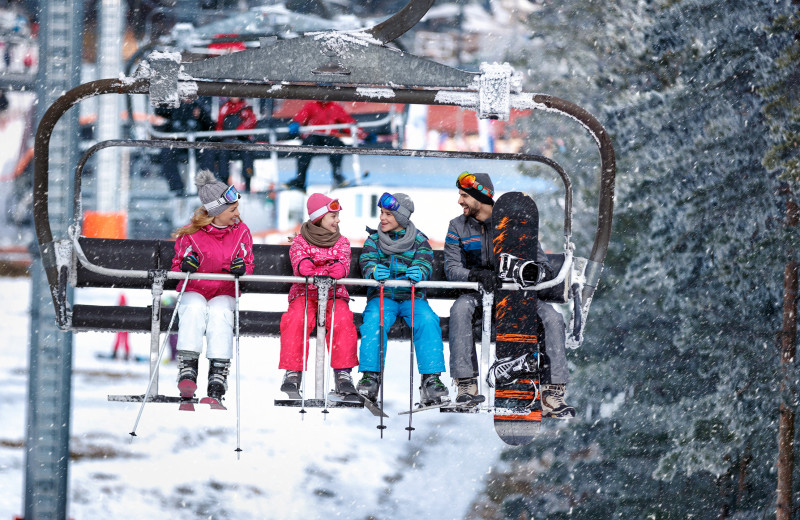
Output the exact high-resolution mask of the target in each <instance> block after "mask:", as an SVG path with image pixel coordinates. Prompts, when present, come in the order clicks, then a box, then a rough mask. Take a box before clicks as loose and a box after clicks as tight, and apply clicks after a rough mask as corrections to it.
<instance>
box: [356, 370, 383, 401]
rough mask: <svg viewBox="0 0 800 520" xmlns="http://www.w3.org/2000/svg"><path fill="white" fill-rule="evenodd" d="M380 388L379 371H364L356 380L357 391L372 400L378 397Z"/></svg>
mask: <svg viewBox="0 0 800 520" xmlns="http://www.w3.org/2000/svg"><path fill="white" fill-rule="evenodd" d="M380 388H381V374H380V373H379V372H364V374H363V375H362V376H361V381H359V382H358V393H359V394H360V395H362V396H364V397H365V398H367V399H369V400H370V401H372V402H375V400H376V399H378V391H379V390H380Z"/></svg>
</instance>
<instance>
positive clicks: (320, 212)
mask: <svg viewBox="0 0 800 520" xmlns="http://www.w3.org/2000/svg"><path fill="white" fill-rule="evenodd" d="M337 211H342V205H341V204H339V199H334V200H332V201H330V202H329V203H327V204H325V205H324V206H322V207H321V208H319V209H317V210H316V211H314V213H311V214H310V215H309V216H308V218H309V219H311V222H315V221H316V220H317V219H318V218H320V217H322V216H324V215H325V214H326V213H331V212H333V213H335V212H337Z"/></svg>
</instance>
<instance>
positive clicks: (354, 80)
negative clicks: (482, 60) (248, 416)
mask: <svg viewBox="0 0 800 520" xmlns="http://www.w3.org/2000/svg"><path fill="white" fill-rule="evenodd" d="M432 4H433V0H411V1H410V2H409V3H408V5H407V6H406V7H405V8H404V9H402V10H401V11H400V12H398V13H397V14H396V15H394V16H393V17H391V18H390V19H388V20H386V21H385V22H383V23H382V24H380V25H378V26H376V27H374V28H372V29H369V30H366V31H351V32H345V33H340V32H331V33H316V34H310V35H305V36H303V37H300V38H295V39H290V40H281V41H276V40H274V39H270V38H264V39H262V40H261V45H262V46H261V48H258V49H247V50H244V51H240V52H238V53H235V54H230V55H225V56H219V57H215V58H209V59H206V60H203V61H200V62H193V63H180V58H179V55H178V56H177V58H176V56H175V55H174V54H175V53H162V52H154V53H151V55H150V56H149V61H148V66H146V67H140V68H139V71H137V73H138V74H139V77H135V78H121V79H101V80H96V81H92V82H89V83H86V84H83V85H79V86H78V87H76V88H74V89H72V90H70V91H69V92H67V93H65V94H64V95H62V96H61V97H60V98H59V99H58V100H57V101H56V102H54V103H53V104H52V105H51V106H50V107H49V108H48V110H47V111H46V113H45V114H44V116H43V117H42V120H41V122H40V124H39V127H38V129H37V133H36V140H35V163H34V189H33V193H34V202H33V210H34V222H35V227H36V236H37V241H38V243H39V248H40V251H41V256H42V260H43V267H44V270H45V273H46V276H47V280H48V284H49V286H50V291H51V297H52V300H53V304H54V308H55V314H56V321H57V324H58V326H59V328H61V329H62V330H66V331H68V330H72V329H73V327H72V323H71V312H70V309H69V302H67V297H66V294H67V291H66V287H67V284H68V283H74V280H75V278H74V277H75V271H76V262H77V261H78V260H79V259H78V255H77V254H76V250H75V246H77V245H78V242H77V238H78V235H79V233H80V222H81V216H82V213H81V212H82V209H81V202H80V178H81V174H82V170H83V167H84V166H85V164H86V161H88V159H89V157H91V155H92V154H94V153H96V152H97V151H98V150H100V149H103V148H108V147H114V146H135V147H146V148H161V147H172V148H185V149H190V148H192V149H199V148H205V149H227V150H242V151H263V152H283V153H311V154H326V155H330V154H332V153H339V154H362V155H363V154H370V155H385V156H405V157H438V158H460V159H464V158H472V159H492V160H503V161H533V162H539V163H542V164H544V165H547V166H549V167H551V168H552V169H554V170H555V171H556V172H557V173H558V174H559V175H560V176H561V178H562V181H563V182H564V185H565V188H566V196H565V217H564V234H565V245H564V247H565V253H566V255H567V256H568V257H569V262H565V264H564V266H562V269H561V271H562V273H560V274H564V272H565V271H568V270H571V271H572V276H573V280H574V281H577V282H578V284H579V287H580V293H579V294H580V306H579V308H576V312H574V313H573V321H574V322H575V323H585V322H586V318H587V315H588V312H589V306H590V304H591V300H592V296H593V294H594V291H595V289H596V287H597V284H598V282H599V279H600V274H601V271H602V266H603V261H604V259H605V256H606V253H607V250H608V244H609V241H610V236H611V224H612V217H613V205H614V182H615V175H616V160H615V154H614V149H613V145H612V143H611V139H610V137H609V135H608V133H607V132H606V130H605V129H604V128H603V126H602V125H601V124H600V122H599V121H598V120H597V119H596V118H595V117H594V116H593V115H592V114H590V113H589V112H587V111H586V110H584V109H583V108H581V107H580V106H578V105H575V104H573V103H571V102H569V101H566V100H564V99H561V98H558V97H555V96H550V95H547V94H535V93H524V92H522V91H521V79H520V77H519V75H518V74H516V73H515V72H514V71H513V69H512V68H511V67H510V66H507V65H504V66H499V67H498V66H486V67H482V70H481V72H480V73H471V72H465V71H461V70H458V69H455V68H452V67H448V66H445V65H442V64H439V63H436V62H433V61H430V60H426V59H423V58H419V57H416V56H413V55H410V54H408V53H406V52H404V51H400V50H397V49H395V48H390V47H387V46H386V44H387V43H389V42H391V41H392V40H393V39H395V38H397V37H398V36H400V35H401V34H403V33H405V32H406V31H407V30H408V29H409V28H411V27H412V26H413V25H415V24H416V22H417V21H418V20H419V19H420V18H421V17H422V16H423V15H424V14H425V12H427V10H428V9H429V8H430V7H431V5H432ZM387 63H392V64H393V66H392V67H387V66H386V64H387ZM103 94H123V95H131V94H145V95H149V96H150V99H151V103H153V104H160V105H165V106H177V104H178V103H180V100H181V99H182V98H187V97H189V98H191V97H195V96H236V97H243V98H279V99H302V100H307V99H318V100H331V101H342V102H359V101H362V102H374V101H376V100H378V101H385V102H392V103H402V104H420V105H449V106H461V107H463V108H469V109H475V110H476V111H477V112H478V116H479V117H481V118H488V119H502V118H505V117H507V116H508V114H509V113H510V110H511V109H515V108H518V109H534V111H535V110H537V109H538V110H545V111H550V112H556V113H559V114H562V115H564V116H567V117H570V118H572V119H574V120H576V121H577V122H578V123H579V124H581V125H582V126H584V128H585V129H586V130H587V131H588V132H589V133H590V135H591V136H592V137H593V138H594V140H595V143H596V145H597V147H598V150H599V153H600V161H601V178H600V192H599V198H600V200H599V204H598V216H597V231H596V234H595V239H594V243H593V245H592V250H591V253H590V254H589V256H588V257H587V258H580V257H575V258H574V261H573V256H572V252H573V251H572V250H573V248H574V246H573V245H572V244H571V242H570V237H571V227H572V192H571V183H570V180H569V177H568V175H567V174H566V172H565V171H564V170H563V168H562V167H561V166H560V165H558V163H556V162H555V161H553V160H552V159H549V158H547V157H543V156H539V155H531V154H503V153H485V152H450V151H429V150H398V149H385V148H366V147H365V148H351V147H341V148H335V147H311V146H290V145H277V144H268V143H243V142H242V143H217V142H202V143H197V142H188V141H185V142H184V141H174V140H164V139H160V140H159V139H151V140H110V141H103V142H100V143H97V144H95V145H94V146H92V147H91V148H90V149H89V150H87V151H86V153H84V155H83V156H82V157H81V159H80V161H79V163H78V166H77V168H76V173H75V185H74V190H75V191H74V193H73V196H74V213H73V223H72V226H70V231H69V234H70V235H71V236H70V237H69V238H67V239H63V238H61V239H59V240H55V239H54V237H53V234H52V231H51V227H50V221H49V211H48V187H49V186H48V182H49V144H50V136H51V134H52V131H53V128H54V127H55V125H56V123H57V122H58V121H59V120H60V118H61V117H62V116H63V115H64V114H65V113H66V112H67V110H69V109H70V108H71V107H73V106H74V105H76V104H78V103H79V102H81V101H83V100H85V99H88V98H91V97H94V96H98V95H103ZM573 262H574V263H573ZM170 274H171V273H166V278H169V277H170ZM150 276H152V274H151V275H150ZM218 276H221V277H224V276H226V275H218ZM244 278H247V277H244ZM262 278H264V279H265V280H264V281H274V282H280V281H284V282H285V281H287V280H285V279H286V278H287V277H281V276H274V277H270V276H265V277H262ZM564 278H565V277H564V276H562V277H561V279H562V281H563V280H564ZM267 279H269V280H267ZM342 282H345V281H344V280H343V281H342ZM348 282H351V283H352V284H353V285H368V282H369V281H364V280H348ZM365 282H366V283H365ZM340 283H341V282H340ZM431 283H438V284H444V285H442V287H445V286H448V285H447V284H448V282H431ZM161 284H162V285H161V288H163V281H162V282H161ZM472 285H475V284H471V285H470V287H471V288H473V287H472ZM450 286H452V287H457V286H458V284H452V283H450ZM474 288H477V287H474ZM155 292H156V291H155V285H154V295H155ZM575 296H578V294H577V293H576V294H575ZM576 301H577V300H576ZM159 310H160V308H159V304H158V302H156V301H155V297H154V313H155V311H159ZM154 321H155V318H154ZM157 332H158V331H157V330H156V328H155V327H154V330H153V333H154V334H156V333H157ZM581 336H582V331H581V334H579V337H577V338H576V341H577V343H580V341H581V339H582V338H581ZM156 369H157V368H156Z"/></svg>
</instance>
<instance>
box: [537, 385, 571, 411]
mask: <svg viewBox="0 0 800 520" xmlns="http://www.w3.org/2000/svg"><path fill="white" fill-rule="evenodd" d="M566 394H567V385H542V417H553V418H554V419H571V418H573V417H575V408H573V407H571V406H570V405H568V404H567V402H566V401H565V400H564V398H565V397H566Z"/></svg>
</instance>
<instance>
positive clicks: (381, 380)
mask: <svg viewBox="0 0 800 520" xmlns="http://www.w3.org/2000/svg"><path fill="white" fill-rule="evenodd" d="M383 284H384V281H383V280H381V294H380V303H381V305H380V307H381V321H380V327H379V328H380V335H381V337H380V346H381V352H380V357H379V359H380V375H381V379H380V382H381V423H380V425H378V429H379V430H380V431H381V439H383V430H385V429H386V426H384V425H383V387H384V386H385V385H384V381H383V347H384V340H383Z"/></svg>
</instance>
